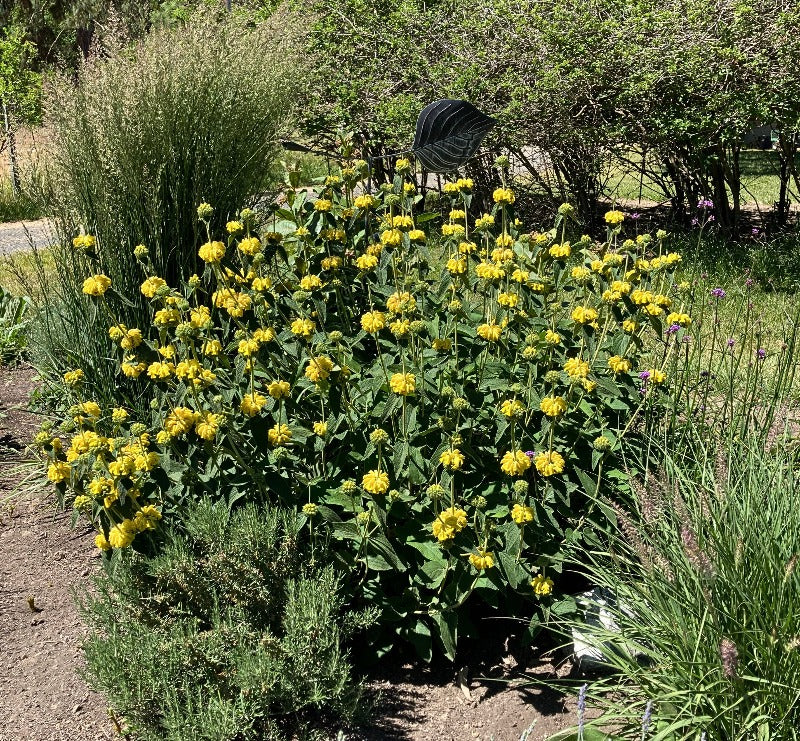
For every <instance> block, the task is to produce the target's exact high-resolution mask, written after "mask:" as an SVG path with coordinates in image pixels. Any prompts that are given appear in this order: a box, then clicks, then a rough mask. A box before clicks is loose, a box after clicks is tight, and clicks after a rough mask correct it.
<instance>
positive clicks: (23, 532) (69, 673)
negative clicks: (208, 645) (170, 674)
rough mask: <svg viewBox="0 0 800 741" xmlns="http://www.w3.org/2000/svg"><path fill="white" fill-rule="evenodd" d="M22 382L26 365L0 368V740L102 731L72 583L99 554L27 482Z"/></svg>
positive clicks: (100, 734)
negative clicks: (85, 674) (84, 671)
mask: <svg viewBox="0 0 800 741" xmlns="http://www.w3.org/2000/svg"><path fill="white" fill-rule="evenodd" d="M32 388H33V371H32V370H31V369H30V368H26V367H20V368H17V369H12V370H9V369H0V646H2V649H0V741H11V740H12V739H14V740H15V741H16V740H20V741H21V740H22V739H25V740H26V741H27V740H28V739H30V741H90V740H91V741H100V740H105V739H111V738H112V737H113V725H112V723H111V720H110V719H109V717H108V715H107V713H106V711H105V703H104V702H103V700H102V698H101V697H100V696H99V695H97V694H95V693H92V692H90V691H89V689H88V688H87V686H86V684H85V683H84V682H83V680H81V679H80V678H79V677H78V675H77V674H76V671H77V670H78V669H80V668H81V666H82V660H81V653H80V641H81V639H82V637H83V635H84V629H83V626H82V625H81V622H80V619H79V618H78V614H77V610H76V608H75V604H74V601H73V598H72V589H73V587H75V586H78V585H80V584H83V583H85V582H87V580H88V577H89V574H90V573H91V572H92V571H94V570H96V569H97V565H98V563H99V562H98V560H97V558H96V556H95V553H94V551H95V549H94V547H93V544H92V538H91V537H90V535H89V533H88V531H87V530H86V529H85V528H83V529H80V528H79V529H77V530H74V529H73V528H72V527H71V525H70V515H69V513H64V512H58V511H57V510H56V507H55V504H54V503H53V502H52V500H51V499H50V498H49V497H47V496H46V492H45V491H42V490H41V488H39V489H38V491H37V490H35V489H31V488H29V487H30V486H31V483H32V482H34V481H35V479H31V480H30V481H29V477H30V474H31V473H32V463H31V461H30V460H26V458H25V446H26V444H27V442H28V441H29V440H30V439H31V437H32V434H33V432H34V430H35V429H36V427H38V420H37V419H36V417H35V416H34V415H32V414H30V413H28V412H26V411H25V408H26V406H27V397H28V393H29V391H30V390H31V389H32Z"/></svg>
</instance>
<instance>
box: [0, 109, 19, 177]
mask: <svg viewBox="0 0 800 741" xmlns="http://www.w3.org/2000/svg"><path fill="white" fill-rule="evenodd" d="M3 125H4V126H5V130H6V141H7V142H8V154H9V159H10V161H11V192H12V193H18V192H19V167H18V165H17V141H16V138H15V136H14V122H13V120H12V117H11V113H10V111H9V110H8V106H7V105H6V102H5V100H4V101H3Z"/></svg>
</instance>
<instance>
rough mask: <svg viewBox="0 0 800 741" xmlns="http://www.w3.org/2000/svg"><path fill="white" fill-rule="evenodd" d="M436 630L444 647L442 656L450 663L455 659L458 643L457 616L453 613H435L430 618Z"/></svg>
mask: <svg viewBox="0 0 800 741" xmlns="http://www.w3.org/2000/svg"><path fill="white" fill-rule="evenodd" d="M431 617H433V621H434V623H435V624H436V627H437V629H438V631H437V632H438V637H439V640H441V642H442V646H443V647H444V655H445V656H447V658H448V659H450V661H453V660H455V658H456V644H457V643H458V615H457V614H456V613H455V612H435V613H433V615H432V616H431Z"/></svg>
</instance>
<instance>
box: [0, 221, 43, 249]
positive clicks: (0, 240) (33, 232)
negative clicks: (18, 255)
mask: <svg viewBox="0 0 800 741" xmlns="http://www.w3.org/2000/svg"><path fill="white" fill-rule="evenodd" d="M52 238H53V237H52V234H51V224H50V221H49V220H48V219H39V220H38V221H12V222H9V223H7V224H0V256H3V255H11V254H12V253H14V252H25V251H27V250H29V249H30V248H31V242H33V244H34V245H35V246H36V247H47V246H48V245H49V244H50V243H51V240H52Z"/></svg>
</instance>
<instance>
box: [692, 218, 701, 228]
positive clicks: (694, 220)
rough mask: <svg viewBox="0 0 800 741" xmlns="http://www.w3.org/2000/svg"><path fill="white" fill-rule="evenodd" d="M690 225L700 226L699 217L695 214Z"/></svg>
mask: <svg viewBox="0 0 800 741" xmlns="http://www.w3.org/2000/svg"><path fill="white" fill-rule="evenodd" d="M692 226H700V219H698V218H697V217H696V216H695V217H694V218H693V219H692Z"/></svg>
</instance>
